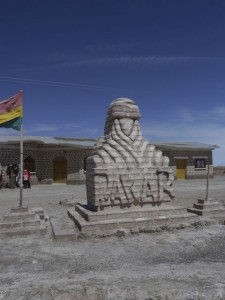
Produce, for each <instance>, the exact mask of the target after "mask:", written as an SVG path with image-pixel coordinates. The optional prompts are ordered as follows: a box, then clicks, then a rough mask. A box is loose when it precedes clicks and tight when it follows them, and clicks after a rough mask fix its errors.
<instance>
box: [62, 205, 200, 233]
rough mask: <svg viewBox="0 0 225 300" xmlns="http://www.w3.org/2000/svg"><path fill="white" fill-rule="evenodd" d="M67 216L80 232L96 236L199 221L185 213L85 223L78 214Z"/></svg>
mask: <svg viewBox="0 0 225 300" xmlns="http://www.w3.org/2000/svg"><path fill="white" fill-rule="evenodd" d="M67 213H68V216H69V217H70V218H71V219H72V220H73V221H74V223H75V224H76V225H77V227H78V228H79V230H80V231H82V232H85V233H93V234H96V233H97V234H98V233H99V232H101V233H102V232H113V231H116V230H119V229H123V228H125V229H129V230H139V231H140V230H143V229H150V228H151V226H155V225H159V226H161V225H172V224H181V223H185V224H186V223H189V224H192V223H195V222H198V221H199V217H198V216H197V215H193V214H189V213H185V214H182V215H170V216H156V217H152V218H145V217H138V218H135V219H134V218H122V216H121V218H120V219H118V218H117V219H108V220H99V221H91V222H90V221H86V220H85V219H84V218H83V217H82V216H81V215H80V214H79V213H78V212H76V211H74V210H68V211H67Z"/></svg>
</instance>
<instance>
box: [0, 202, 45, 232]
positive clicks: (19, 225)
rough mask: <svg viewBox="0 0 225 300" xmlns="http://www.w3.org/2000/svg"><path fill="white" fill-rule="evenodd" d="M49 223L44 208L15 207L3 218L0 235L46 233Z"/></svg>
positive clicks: (0, 223) (0, 224)
mask: <svg viewBox="0 0 225 300" xmlns="http://www.w3.org/2000/svg"><path fill="white" fill-rule="evenodd" d="M46 230H47V223H46V222H45V215H44V211H43V209H42V208H33V209H28V207H13V208H11V210H10V212H9V213H7V214H5V215H4V216H3V217H2V220H1V222H0V235H1V234H3V235H28V234H34V233H45V232H46Z"/></svg>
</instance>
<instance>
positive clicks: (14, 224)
mask: <svg viewBox="0 0 225 300" xmlns="http://www.w3.org/2000/svg"><path fill="white" fill-rule="evenodd" d="M27 226H40V218H39V217H38V216H37V217H36V218H35V219H34V220H19V221H7V222H6V221H3V222H1V223H0V228H16V227H27Z"/></svg>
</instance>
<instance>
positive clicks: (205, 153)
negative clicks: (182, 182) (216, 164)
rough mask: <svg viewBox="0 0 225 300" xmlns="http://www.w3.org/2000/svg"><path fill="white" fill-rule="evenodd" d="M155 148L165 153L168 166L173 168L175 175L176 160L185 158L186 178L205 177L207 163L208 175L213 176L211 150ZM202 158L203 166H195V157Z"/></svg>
mask: <svg viewBox="0 0 225 300" xmlns="http://www.w3.org/2000/svg"><path fill="white" fill-rule="evenodd" d="M157 149H159V150H161V151H162V152H163V155H166V156H168V157H169V159H170V166H171V167H172V168H173V170H174V174H175V175H176V160H177V159H185V162H186V176H185V177H186V179H197V178H206V177H207V172H208V168H207V166H208V165H209V167H210V169H209V176H210V177H211V178H212V177H213V158H212V151H211V150H204V149H203V150H201V149H199V150H176V149H171V150H168V149H163V148H161V149H160V147H157ZM199 158H204V159H205V161H206V167H205V168H195V159H199Z"/></svg>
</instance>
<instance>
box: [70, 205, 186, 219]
mask: <svg viewBox="0 0 225 300" xmlns="http://www.w3.org/2000/svg"><path fill="white" fill-rule="evenodd" d="M75 209H76V211H77V212H78V213H79V214H80V215H81V216H82V217H83V218H84V219H85V220H86V221H90V222H93V221H100V220H109V219H120V218H124V219H126V218H133V219H136V218H138V217H145V218H151V217H152V218H153V217H157V216H165V215H167V216H169V215H181V214H185V213H186V212H187V208H186V207H173V206H169V207H166V208H159V207H152V206H151V207H148V208H146V207H145V208H135V209H123V210H122V209H119V208H118V209H115V210H104V211H99V212H91V211H90V210H88V209H86V208H85V207H84V206H81V205H79V204H77V205H76V207H75Z"/></svg>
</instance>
